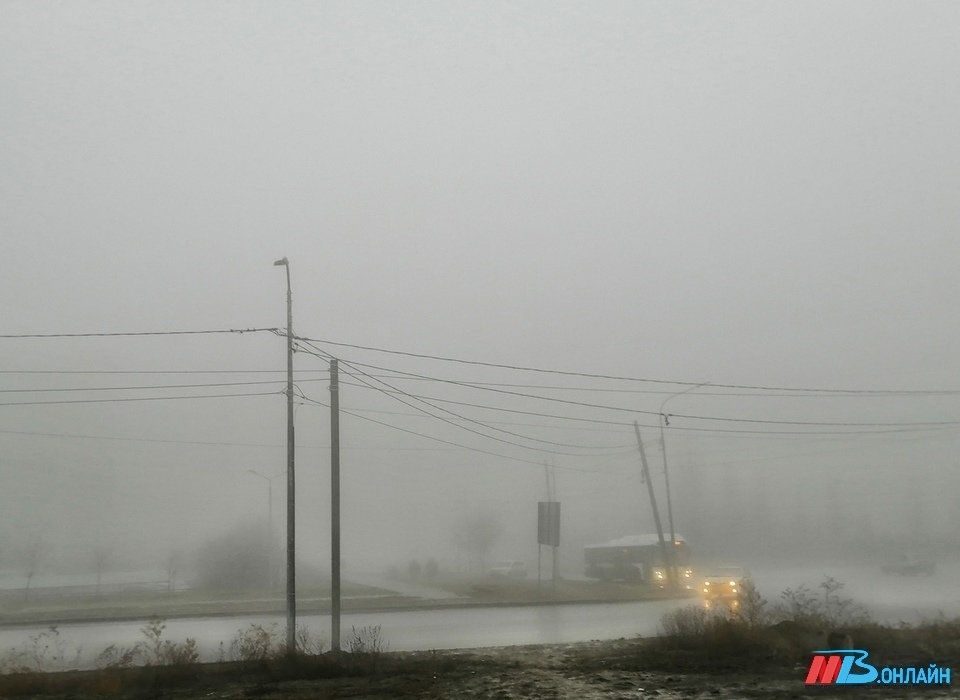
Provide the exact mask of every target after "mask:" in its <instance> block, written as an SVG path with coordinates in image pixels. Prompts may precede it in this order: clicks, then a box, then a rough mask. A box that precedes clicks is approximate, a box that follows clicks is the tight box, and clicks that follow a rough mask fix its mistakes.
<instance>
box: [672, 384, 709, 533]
mask: <svg viewBox="0 0 960 700" xmlns="http://www.w3.org/2000/svg"><path fill="white" fill-rule="evenodd" d="M709 383H710V382H701V383H700V384H697V385H695V386H691V387H688V388H686V389H684V390H683V391H678V392H677V393H676V394H673V395H672V396H668V397H667V398H665V399H664V400H663V403H662V404H660V447H661V448H662V449H663V478H664V481H665V482H666V486H667V520H669V521H670V541H671V542H674V543H676V540H677V533H676V532H675V531H674V529H673V504H672V503H671V501H670V472H669V471H668V469H667V439H666V437H665V436H664V433H663V428H664V425H670V421H669V419H668V418H667V414H666V413H664V412H663V407H664V406H666V405H667V401H669V400H670V399H675V398H677V397H678V396H681V395H683V394H686V393H687V392H688V391H693V390H694V389H699V388H700V387H702V386H706V385H707V384H709Z"/></svg>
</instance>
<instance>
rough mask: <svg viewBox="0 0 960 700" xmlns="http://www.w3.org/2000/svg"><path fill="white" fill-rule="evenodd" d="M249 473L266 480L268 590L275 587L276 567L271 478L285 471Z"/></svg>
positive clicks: (251, 470) (275, 477) (281, 474)
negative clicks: (274, 563) (274, 560)
mask: <svg viewBox="0 0 960 700" xmlns="http://www.w3.org/2000/svg"><path fill="white" fill-rule="evenodd" d="M247 471H248V472H249V473H251V474H253V475H254V476H259V477H260V478H261V479H263V480H264V481H266V482H267V523H268V528H269V529H268V530H267V532H268V535H267V566H269V567H270V577H269V579H268V582H269V584H270V591H271V592H272V591H273V589H274V588H275V587H276V586H275V584H274V579H275V578H276V567H275V566H274V565H273V480H274V479H277V478H279V477H281V476H283V475H285V474H286V472H280V473H279V474H274V475H273V476H264V475H263V474H261V473H260V472H256V471H254V470H253V469H248V470H247Z"/></svg>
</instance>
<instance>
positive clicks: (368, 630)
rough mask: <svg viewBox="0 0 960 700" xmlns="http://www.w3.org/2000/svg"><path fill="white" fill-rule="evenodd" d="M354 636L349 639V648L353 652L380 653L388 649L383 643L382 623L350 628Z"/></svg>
mask: <svg viewBox="0 0 960 700" xmlns="http://www.w3.org/2000/svg"><path fill="white" fill-rule="evenodd" d="M350 629H351V630H352V632H353V636H352V637H351V638H350V639H349V640H348V641H347V649H348V650H349V651H350V653H351V654H374V655H379V654H381V653H383V652H384V651H386V648H385V646H384V643H383V634H382V633H381V629H380V625H374V626H372V627H361V628H360V629H359V630H358V629H357V628H356V627H351V628H350Z"/></svg>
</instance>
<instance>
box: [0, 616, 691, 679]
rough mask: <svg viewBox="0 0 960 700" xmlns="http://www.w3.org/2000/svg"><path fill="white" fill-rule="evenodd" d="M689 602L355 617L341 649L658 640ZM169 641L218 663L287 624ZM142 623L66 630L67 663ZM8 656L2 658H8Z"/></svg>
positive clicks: (121, 642) (181, 622)
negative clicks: (247, 633) (374, 642)
mask: <svg viewBox="0 0 960 700" xmlns="http://www.w3.org/2000/svg"><path fill="white" fill-rule="evenodd" d="M688 602H689V601H686V600H681V601H649V602H641V603H607V604H591V605H582V604H581V605H535V606H518V607H503V608H495V607H475V608H447V609H442V610H408V611H400V612H366V613H349V614H344V615H343V617H342V622H341V628H342V631H343V632H342V640H343V642H342V646H343V647H344V648H346V647H347V646H348V641H349V639H350V638H351V637H352V636H353V635H352V631H353V628H356V629H358V630H359V629H362V628H364V627H373V626H377V625H379V626H380V628H381V636H382V640H383V644H384V647H385V650H389V651H410V650H424V649H455V648H469V647H482V646H504V645H514V644H549V643H562V642H577V641H588V640H591V639H618V638H620V637H634V636H636V635H638V634H639V635H643V636H652V635H654V634H656V632H657V624H658V622H659V620H660V617H661V616H662V615H663V614H664V613H665V612H667V611H669V610H671V609H673V608H676V607H679V606H682V605H686V604H688ZM298 622H299V623H302V624H305V625H306V626H307V628H308V629H309V630H310V632H311V633H314V634H316V635H317V636H319V637H320V638H322V639H324V640H325V641H326V642H327V644H328V645H329V639H330V617H329V615H305V616H302V617H300V618H298ZM166 624H167V627H166V630H165V631H164V638H165V639H170V640H171V641H174V642H182V641H184V640H185V639H187V638H188V637H190V638H194V639H196V640H197V643H198V646H199V648H200V650H201V652H202V654H203V658H204V660H210V661H212V660H216V659H217V658H218V656H219V652H220V643H221V642H223V646H224V649H225V650H226V651H229V647H230V642H231V641H232V640H233V639H234V638H235V637H236V635H237V633H238V631H240V630H242V629H246V628H249V626H250V625H251V624H260V625H264V626H265V627H270V626H271V625H273V626H275V630H276V634H277V636H278V639H283V638H284V630H285V620H284V618H281V617H276V616H258V617H218V618H184V619H173V620H168V621H167V623H166ZM142 627H143V623H142V622H139V623H132V622H111V623H98V624H80V625H73V624H69V625H61V626H59V627H58V631H59V634H60V638H61V639H62V640H63V642H64V644H65V646H66V650H67V654H66V657H67V658H68V659H72V658H73V657H74V656H75V654H76V653H77V652H78V651H79V657H78V659H77V662H78V665H79V666H81V667H87V666H91V665H93V663H94V662H95V660H96V657H97V655H98V654H99V653H100V652H101V651H103V650H104V649H106V648H107V647H108V646H110V645H111V644H115V645H118V646H132V645H133V644H135V643H137V642H142V641H144V636H143V634H142V633H141V631H140V630H141V628H142ZM44 629H45V628H33V629H31V628H19V629H5V630H4V629H0V650H3V652H8V651H9V650H10V649H12V648H24V645H26V646H30V644H31V642H30V639H31V638H32V637H35V636H36V635H38V634H40V633H41V632H43V631H44ZM2 655H3V653H0V656H2Z"/></svg>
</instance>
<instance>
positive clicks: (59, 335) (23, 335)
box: [0, 328, 279, 339]
mask: <svg viewBox="0 0 960 700" xmlns="http://www.w3.org/2000/svg"><path fill="white" fill-rule="evenodd" d="M224 333H235V334H243V333H274V334H276V333H279V329H277V328H225V329H213V330H202V331H140V332H129V333H19V334H0V338H8V339H15V338H121V337H136V336H149V335H216V334H224Z"/></svg>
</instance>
